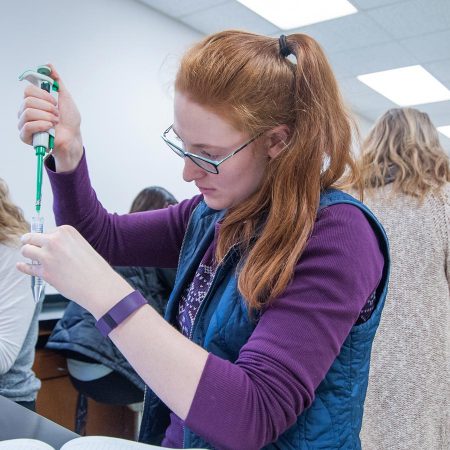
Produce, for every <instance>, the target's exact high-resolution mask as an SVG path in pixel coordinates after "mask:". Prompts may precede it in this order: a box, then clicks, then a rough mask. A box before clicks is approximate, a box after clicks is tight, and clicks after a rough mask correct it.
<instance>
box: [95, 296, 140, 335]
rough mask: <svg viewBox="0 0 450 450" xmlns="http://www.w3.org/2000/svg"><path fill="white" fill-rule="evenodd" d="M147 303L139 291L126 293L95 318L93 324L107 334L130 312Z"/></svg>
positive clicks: (103, 333)
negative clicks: (104, 312) (100, 315)
mask: <svg viewBox="0 0 450 450" xmlns="http://www.w3.org/2000/svg"><path fill="white" fill-rule="evenodd" d="M146 304H147V300H145V298H144V297H143V296H142V294H141V293H140V292H139V291H133V292H132V293H131V294H128V295H127V296H126V297H124V298H123V299H122V300H120V302H119V303H116V304H115V305H114V306H113V307H112V308H111V309H110V310H109V311H108V312H107V313H106V314H104V315H103V316H102V317H100V319H98V320H97V322H96V324H95V326H96V327H97V329H98V330H99V331H100V333H101V334H102V335H103V336H105V337H106V336H108V334H109V333H111V331H112V330H114V328H116V327H117V325H119V324H120V323H122V322H123V321H124V320H125V319H126V318H127V317H128V316H129V315H130V314H132V313H134V311H136V310H137V309H139V308H140V307H141V306H144V305H146Z"/></svg>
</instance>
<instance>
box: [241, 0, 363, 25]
mask: <svg viewBox="0 0 450 450" xmlns="http://www.w3.org/2000/svg"><path fill="white" fill-rule="evenodd" d="M238 2H239V3H242V4H243V5H245V6H246V7H247V8H249V9H251V10H252V11H254V12H255V13H256V14H258V15H260V16H262V17H264V19H266V20H268V21H269V22H272V23H273V24H274V25H276V26H277V27H278V28H281V29H282V30H292V29H293V28H299V27H303V26H305V25H310V24H312V23H317V22H323V21H325V20H330V19H335V18H336V17H342V16H347V15H348V14H353V13H356V12H358V10H357V9H356V8H355V7H354V6H353V5H352V4H351V3H350V2H348V1H347V0H238Z"/></svg>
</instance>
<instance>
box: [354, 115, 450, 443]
mask: <svg viewBox="0 0 450 450" xmlns="http://www.w3.org/2000/svg"><path fill="white" fill-rule="evenodd" d="M360 166H361V169H362V174H363V180H364V183H365V202H366V203H367V205H368V206H369V207H370V208H371V209H372V210H373V211H374V212H375V214H377V216H378V217H379V219H380V221H381V222H382V223H383V225H384V227H385V229H386V232H387V234H388V237H389V241H390V245H391V257H392V273H391V279H390V283H389V292H388V298H387V300H386V305H385V307H384V312H383V315H382V317H381V323H380V326H379V328H378V331H377V334H376V336H375V340H374V345H373V350H372V358H371V368H370V378H369V387H368V392H367V398H366V404H365V412H364V420H363V428H362V432H361V440H362V444H363V448H364V449H366V450H380V449H383V450H384V449H386V450H387V449H408V450H415V449H417V450H418V449H433V450H440V449H442V450H444V449H445V450H448V449H450V411H449V408H450V296H449V281H450V249H449V236H450V227H449V224H450V203H449V198H450V187H449V173H450V170H449V158H448V155H447V154H446V153H445V150H444V149H443V148H442V147H441V145H440V143H439V138H438V133H437V131H436V128H435V127H434V126H433V124H432V123H431V121H430V119H429V117H428V115H427V114H425V113H422V112H420V111H418V110H416V109H412V108H399V109H391V110H389V111H387V112H386V113H385V114H384V115H383V116H382V117H381V118H380V119H379V120H378V121H377V123H376V124H375V126H374V127H373V129H372V130H371V131H370V133H369V135H368V137H367V138H366V139H365V141H364V142H363V145H362V152H361V157H360Z"/></svg>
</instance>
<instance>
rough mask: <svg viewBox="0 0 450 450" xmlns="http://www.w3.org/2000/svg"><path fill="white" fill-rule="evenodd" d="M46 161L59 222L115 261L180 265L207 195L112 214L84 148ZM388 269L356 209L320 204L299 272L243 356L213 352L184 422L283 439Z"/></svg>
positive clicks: (218, 437) (232, 445) (244, 443)
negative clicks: (57, 168)
mask: <svg viewBox="0 0 450 450" xmlns="http://www.w3.org/2000/svg"><path fill="white" fill-rule="evenodd" d="M47 166H48V169H49V170H48V174H49V178H50V182H51V185H52V188H53V193H54V212H55V216H56V223H57V224H58V225H59V224H70V225H72V226H74V227H76V228H77V229H78V230H79V231H80V232H81V233H82V234H83V235H84V237H85V238H86V239H87V240H88V241H89V242H90V243H91V244H92V245H93V246H94V247H95V248H96V250H97V251H98V252H99V253H100V254H101V255H102V256H103V257H104V258H105V259H107V260H108V261H109V262H110V263H111V264H114V265H134V266H136V265H143V266H156V267H176V265H177V263H178V256H179V252H180V248H181V244H182V241H183V237H184V233H185V230H186V227H187V223H188V220H189V217H190V215H191V213H192V211H193V209H194V208H195V206H196V205H197V204H198V202H199V201H200V200H201V197H200V196H197V197H194V198H193V199H190V200H186V201H183V202H181V203H180V204H179V205H176V206H170V207H169V208H166V209H163V210H157V211H151V212H142V213H135V214H131V215H130V214H127V215H117V214H108V213H107V211H106V210H105V209H104V208H103V207H102V206H101V204H100V203H99V202H98V200H97V198H96V195H95V192H94V191H93V189H92V187H91V185H90V181H89V175H88V170H87V165H86V160H85V157H84V156H83V159H82V160H81V162H80V164H79V166H78V167H77V169H75V170H74V171H73V172H68V173H61V174H57V173H55V172H54V171H53V170H52V168H53V167H52V159H49V160H48V162H47ZM382 269H383V256H382V253H381V251H380V248H379V245H378V241H377V239H376V237H375V234H374V232H373V230H372V228H371V226H370V225H369V223H368V221H367V220H366V218H365V217H364V215H363V213H362V212H361V211H360V210H359V209H358V208H356V207H354V206H351V205H344V204H342V205H334V206H331V207H327V208H325V209H323V210H322V211H320V212H319V214H318V217H317V221H316V224H315V226H314V230H313V233H312V235H311V237H310V239H309V241H308V244H307V246H306V248H305V250H304V252H303V255H302V257H301V258H300V260H299V262H298V263H297V265H296V267H295V273H294V277H293V280H292V281H291V282H290V283H289V285H288V286H287V288H286V290H285V291H284V293H283V294H282V295H280V296H279V297H278V298H277V299H275V301H274V302H273V303H272V305H271V306H270V307H269V308H268V309H267V310H266V311H265V312H264V314H263V315H262V317H261V319H260V321H259V323H258V325H257V326H256V328H255V330H254V332H253V334H252V335H251V337H250V339H249V340H248V342H247V343H246V344H245V345H244V346H243V347H242V349H241V351H240V353H239V357H238V359H237V361H235V362H234V363H231V362H229V361H226V360H223V359H221V358H219V357H217V356H215V355H213V354H210V355H209V357H208V359H207V363H206V366H205V368H204V370H203V373H202V376H201V379H200V382H199V385H198V387H197V391H196V393H195V396H194V399H193V402H192V405H191V408H190V410H189V413H188V416H187V418H186V421H185V423H186V425H187V426H188V427H189V428H190V429H191V430H192V431H194V432H195V433H197V434H198V435H200V436H202V437H203V438H204V439H205V440H206V441H207V442H210V443H211V444H212V445H214V446H215V447H218V448H228V449H240V448H242V449H258V448H261V447H263V446H264V445H265V444H267V443H269V442H272V441H275V440H276V439H277V437H278V436H279V435H280V434H281V433H283V432H284V431H285V430H286V429H287V428H288V427H290V426H291V425H292V424H293V423H294V422H295V421H296V418H297V416H298V415H299V414H300V413H301V412H302V411H303V410H304V409H305V408H307V407H308V406H309V405H311V403H312V401H313V400H314V391H315V389H316V388H317V386H318V385H319V384H320V382H321V381H322V380H323V378H324V377H325V375H326V373H327V371H328V370H329V368H330V366H331V364H332V363H333V361H334V360H335V358H336V357H337V355H338V354H339V351H340V348H341V346H342V344H343V342H344V340H345V338H346V337H347V336H348V334H349V332H350V329H351V327H352V326H353V325H354V324H355V322H356V320H357V319H358V317H359V315H360V311H361V309H362V308H363V306H364V305H365V303H366V301H367V299H368V298H369V296H370V295H371V293H372V292H373V291H374V290H375V288H376V287H377V285H378V283H379V281H380V279H381V275H382ZM181 425H182V424H179V426H181ZM171 428H172V429H171V432H170V436H167V439H166V442H171V441H172V442H173V441H177V442H176V443H175V444H174V445H178V437H179V436H180V431H181V430H180V429H178V430H177V429H173V427H171ZM175 428H176V427H175Z"/></svg>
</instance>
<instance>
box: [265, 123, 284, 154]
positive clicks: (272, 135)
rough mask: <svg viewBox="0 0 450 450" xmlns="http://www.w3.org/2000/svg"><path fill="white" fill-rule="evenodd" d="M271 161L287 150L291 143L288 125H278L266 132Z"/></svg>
mask: <svg viewBox="0 0 450 450" xmlns="http://www.w3.org/2000/svg"><path fill="white" fill-rule="evenodd" d="M266 137H267V142H268V148H267V155H268V157H269V159H272V158H276V157H277V156H278V155H279V154H280V153H281V152H282V151H283V150H284V149H285V148H286V144H287V143H288V141H289V137H290V130H289V127H288V126H287V125H277V126H276V127H275V128H272V129H271V130H270V131H267V132H266Z"/></svg>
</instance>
